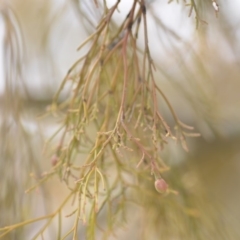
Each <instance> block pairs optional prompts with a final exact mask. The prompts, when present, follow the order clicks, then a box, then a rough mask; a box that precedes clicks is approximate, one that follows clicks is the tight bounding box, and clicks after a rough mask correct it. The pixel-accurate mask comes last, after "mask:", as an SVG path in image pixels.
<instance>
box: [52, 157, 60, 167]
mask: <svg viewBox="0 0 240 240" xmlns="http://www.w3.org/2000/svg"><path fill="white" fill-rule="evenodd" d="M58 160H59V158H58V156H57V155H56V154H54V155H53V156H52V158H51V163H52V166H55V165H56V164H57V163H58Z"/></svg>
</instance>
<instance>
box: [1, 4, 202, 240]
mask: <svg viewBox="0 0 240 240" xmlns="http://www.w3.org/2000/svg"><path fill="white" fill-rule="evenodd" d="M191 2H192V5H191V6H192V7H191V9H195V8H196V6H195V4H194V1H191ZM119 3H120V1H116V3H115V4H114V5H113V6H112V7H111V8H108V7H107V4H106V2H105V1H103V6H102V10H103V14H102V18H101V20H100V21H99V24H98V26H97V27H96V30H95V32H93V33H92V34H91V35H90V36H89V37H88V38H87V39H86V40H85V41H84V42H83V43H82V44H81V45H80V46H79V48H78V50H79V51H81V50H83V49H84V50H85V49H88V51H87V53H86V54H85V55H84V56H82V57H81V58H79V60H78V61H76V62H75V63H74V64H73V66H72V67H71V68H70V69H69V71H68V73H67V75H66V77H65V78H64V80H63V81H62V84H61V86H60V88H59V90H58V92H57V93H56V95H55V97H54V100H53V104H52V106H51V107H50V108H49V112H50V113H53V114H55V115H57V116H58V117H59V118H61V119H62V120H61V127H60V128H59V130H58V131H57V132H56V133H55V134H54V135H53V137H52V138H51V139H50V140H52V139H53V138H56V137H58V139H60V140H59V144H58V146H57V147H56V149H55V152H54V154H53V157H52V165H53V167H52V169H51V170H50V171H49V172H47V173H45V174H44V175H43V176H42V178H41V179H40V180H39V181H38V183H37V185H35V186H34V187H32V188H31V189H29V190H28V191H27V192H29V191H31V190H33V189H35V188H36V187H38V186H39V185H40V184H41V183H43V182H45V181H47V180H48V179H49V178H50V177H52V176H53V175H58V176H59V178H60V179H61V180H62V181H63V182H65V183H66V185H67V186H68V188H69V190H70V193H69V195H68V196H67V197H66V199H65V200H64V201H63V203H62V204H61V205H60V206H59V207H58V209H57V210H56V211H55V212H53V213H52V214H49V215H47V216H44V217H40V218H37V219H33V220H28V221H25V222H22V223H19V224H16V225H12V226H8V227H5V228H3V229H1V234H0V236H5V235H6V234H7V233H9V232H10V231H12V230H14V229H16V228H19V227H22V226H25V225H26V224H30V223H33V222H37V221H40V220H44V219H45V220H47V221H46V223H45V224H44V226H43V227H42V228H41V229H40V230H39V231H38V232H37V234H36V235H35V236H34V238H33V239H37V238H38V237H39V236H43V233H44V232H45V230H46V229H47V228H48V226H49V224H50V223H51V221H52V220H53V219H54V218H55V217H56V216H58V219H59V231H58V236H57V238H56V239H67V237H68V236H70V235H71V236H72V238H73V239H78V234H79V222H80V221H83V223H86V224H87V236H88V238H87V239H94V236H95V233H96V229H100V230H102V228H103V227H102V226H100V225H99V223H98V221H97V218H98V213H99V212H101V210H103V209H104V208H105V209H106V208H108V219H111V220H107V222H108V223H107V230H106V229H105V230H104V232H105V234H106V233H111V232H112V231H113V228H114V227H115V226H116V225H117V220H116V218H114V216H115V215H117V214H119V213H121V212H123V211H124V204H125V202H126V201H127V199H128V194H127V191H128V189H134V188H136V186H138V184H139V182H138V181H139V176H142V177H143V178H144V177H146V176H147V175H148V174H149V175H150V176H151V175H153V176H154V177H152V178H153V179H152V181H153V185H154V182H155V181H159V180H160V182H157V184H156V183H155V187H156V189H157V190H158V191H159V192H160V193H169V192H174V191H173V190H171V189H169V188H168V185H167V184H166V182H165V181H164V180H163V179H162V176H161V175H162V172H165V171H167V170H169V167H168V166H167V164H166V163H165V162H164V161H163V159H162V158H161V157H160V155H161V151H162V149H163V148H164V147H165V145H166V144H167V143H168V141H169V139H173V140H176V141H180V142H181V144H182V146H183V148H184V149H185V150H187V144H186V136H193V137H194V136H198V134H196V133H189V130H192V129H193V128H192V127H190V126H187V125H185V124H184V123H182V122H181V121H180V120H179V119H178V117H177V115H176V113H175V111H174V109H173V108H172V106H171V104H170V102H169V101H168V99H167V96H165V94H164V92H163V91H162V90H161V87H160V86H158V83H157V81H156V79H155V73H154V72H155V66H154V62H153V59H152V57H151V53H150V47H149V45H148V28H147V9H146V5H145V1H144V0H140V1H138V0H134V1H132V6H131V9H130V11H129V14H128V15H127V16H126V18H125V19H124V21H123V22H122V23H121V24H119V25H116V24H115V23H114V22H113V20H112V17H113V15H114V13H115V12H116V11H117V8H118V5H119ZM95 4H96V8H100V3H98V2H97V1H95ZM139 36H143V39H144V47H143V49H140V48H139V46H138V37H139ZM69 85H71V92H70V93H69V96H68V97H67V98H66V99H65V100H64V101H61V100H59V95H60V93H61V92H62V90H63V89H64V88H65V87H66V86H69ZM160 100H163V102H165V104H166V105H167V106H168V108H169V111H170V113H171V115H172V117H173V119H174V123H175V127H174V129H171V128H170V126H169V124H168V123H167V122H166V121H165V119H164V117H163V116H162V114H161V112H160V111H159V106H158V105H159V101H160ZM146 174H147V175H146ZM158 183H159V184H158ZM116 199H117V201H118V206H117V207H115V209H114V210H113V203H114V202H116ZM70 200H72V201H74V202H75V206H76V209H75V210H74V211H73V212H72V213H71V214H69V215H68V216H69V217H70V216H74V218H75V221H74V224H73V226H72V228H71V229H70V230H69V231H68V232H67V233H62V230H61V229H62V226H61V224H62V223H61V222H62V210H63V208H64V206H65V205H66V204H67V203H68V202H69V201H70ZM96 227H97V228H96Z"/></svg>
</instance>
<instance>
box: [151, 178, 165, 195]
mask: <svg viewBox="0 0 240 240" xmlns="http://www.w3.org/2000/svg"><path fill="white" fill-rule="evenodd" d="M154 185H155V189H156V190H157V191H158V192H159V193H166V192H167V190H168V184H167V183H166V182H165V180H164V179H163V178H159V179H157V180H156V181H155V184H154Z"/></svg>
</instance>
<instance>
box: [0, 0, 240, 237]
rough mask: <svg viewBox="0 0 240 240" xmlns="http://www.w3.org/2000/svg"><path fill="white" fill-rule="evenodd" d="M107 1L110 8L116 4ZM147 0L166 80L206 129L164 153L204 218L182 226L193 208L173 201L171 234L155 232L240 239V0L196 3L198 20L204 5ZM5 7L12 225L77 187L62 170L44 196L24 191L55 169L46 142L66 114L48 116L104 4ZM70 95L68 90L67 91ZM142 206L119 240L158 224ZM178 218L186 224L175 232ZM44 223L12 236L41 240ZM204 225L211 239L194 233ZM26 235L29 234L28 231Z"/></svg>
mask: <svg viewBox="0 0 240 240" xmlns="http://www.w3.org/2000/svg"><path fill="white" fill-rule="evenodd" d="M99 2H101V1H99ZM107 2H108V5H109V7H110V6H112V5H113V4H114V3H115V1H114V0H111V1H110V0H109V1H107ZM131 2H132V1H127V0H122V1H121V3H120V5H119V12H118V14H114V16H113V19H114V20H115V21H116V23H117V22H120V21H122V20H123V19H124V18H125V17H126V15H127V14H128V11H129V9H130V5H131ZM146 2H147V14H148V15H147V16H148V30H149V45H150V51H151V54H152V56H153V59H154V62H155V65H156V68H157V71H156V79H157V81H158V84H159V86H160V87H161V89H162V90H163V91H164V93H165V94H166V95H167V97H168V99H169V101H170V102H171V104H172V105H173V107H174V109H175V111H176V112H177V114H178V116H179V118H180V119H181V120H182V121H183V122H184V123H187V124H188V125H191V126H194V127H195V129H196V131H197V132H199V133H201V137H199V138H194V139H192V138H191V139H188V140H187V142H188V145H189V150H190V151H189V152H188V153H186V152H184V150H182V149H181V147H180V146H178V145H176V144H175V143H169V145H168V147H167V148H166V149H164V151H163V157H164V158H165V159H168V160H167V161H168V164H169V165H170V166H172V170H171V171H173V172H175V174H174V176H175V177H173V180H172V181H173V185H174V186H175V189H176V190H178V191H179V192H180V193H181V189H180V187H179V188H178V184H177V183H176V182H181V183H182V185H184V186H185V187H186V188H188V189H190V190H189V191H190V192H191V191H193V192H194V194H195V195H194V196H197V197H193V198H192V199H191V195H190V197H189V199H187V201H189V202H190V203H189V205H190V206H192V207H189V209H188V210H189V211H188V212H187V213H186V214H188V215H189V216H195V217H197V216H198V214H202V215H203V216H204V217H203V218H202V219H203V220H202V222H201V223H200V224H199V225H198V226H196V225H192V224H191V221H189V222H187V223H186V224H183V225H181V224H180V222H181V221H183V222H186V219H185V216H183V215H181V214H177V210H176V211H174V207H173V208H172V209H173V210H171V209H170V210H169V213H168V218H166V219H165V220H162V222H161V225H162V226H167V228H168V229H169V230H168V231H169V232H168V231H167V230H166V232H161V233H158V230H156V231H155V232H156V235H155V234H154V233H153V231H150V232H151V234H150V235H148V237H149V239H159V238H158V237H159V236H160V235H161V234H162V235H161V236H162V237H163V238H161V239H174V240H175V239H176V240H178V239H193V240H195V239H222V240H229V239H230V240H231V239H232V240H237V239H240V229H239V221H240V208H239V202H240V191H239V189H240V162H239V160H240V125H239V120H240V111H239V107H240V93H239V90H240V14H239V9H240V2H239V1H238V0H231V1H223V0H222V1H220V0H219V1H218V4H219V9H220V11H219V13H217V14H216V12H215V10H214V8H213V6H212V1H210V0H209V1H196V2H197V9H198V19H199V21H198V26H197V28H196V21H195V13H194V12H193V13H192V15H191V16H190V17H189V7H188V6H186V3H185V1H179V3H178V2H177V1H170V2H171V3H170V4H169V3H168V2H167V1H160V0H155V1H146ZM0 12H1V17H0V44H1V46H0V111H1V115H0V212H1V214H0V227H4V226H6V225H10V224H13V223H17V222H20V221H23V220H26V219H29V218H32V217H36V216H42V215H44V214H46V213H48V212H49V211H50V212H51V211H52V210H53V209H56V206H58V205H57V204H58V203H60V202H61V200H62V199H63V196H64V194H66V192H67V191H68V190H67V188H65V187H64V186H63V185H61V183H60V182H59V181H58V180H57V179H55V178H53V179H52V180H51V181H49V182H48V183H46V184H45V185H44V187H43V188H39V189H38V190H37V191H36V192H34V194H25V193H24V192H25V190H26V189H27V188H29V187H30V186H31V185H32V184H33V183H34V178H37V177H38V176H40V175H41V174H42V172H43V171H46V170H48V169H49V168H50V167H51V161H50V159H51V153H52V152H53V146H51V144H49V145H47V147H46V142H47V139H48V138H49V137H50V136H51V134H52V133H53V132H54V130H55V129H56V127H57V122H56V120H55V119H54V118H53V117H50V116H48V117H46V118H43V117H42V115H43V114H44V112H45V111H46V110H47V107H48V106H49V105H50V104H51V101H52V98H53V96H54V94H55V93H56V91H57V89H58V87H59V86H60V83H61V81H62V79H63V78H64V76H65V74H66V73H67V71H68V69H69V68H70V67H71V66H72V64H73V63H74V62H75V61H76V60H77V59H78V58H80V57H81V56H82V55H83V54H84V51H81V52H78V51H77V48H78V46H79V45H80V43H81V42H82V41H83V40H84V39H85V38H86V37H87V36H89V35H90V34H91V33H92V32H93V31H94V28H95V27H96V25H97V23H98V20H99V19H100V18H101V9H100V8H96V7H95V5H94V1H91V0H88V1H87V0H86V1H80V0H71V1H65V0H48V1H40V0H8V1H1V2H0ZM142 46H143V36H139V47H140V48H141V47H142ZM68 93H69V89H64V91H63V93H62V95H61V97H62V98H63V99H64V97H65V96H67V94H68ZM159 103H160V104H159V105H160V108H161V112H163V115H164V117H165V118H166V119H167V120H168V121H169V122H170V123H171V121H172V119H171V116H170V113H169V110H168V108H167V106H165V103H164V102H163V100H161V99H159ZM46 148H47V150H46ZM180 185H181V184H180ZM56 186H61V188H59V187H56ZM146 204H150V205H151V206H152V207H150V208H149V212H148V214H149V216H148V217H149V218H150V219H158V218H160V216H161V214H162V215H164V214H165V213H164V212H163V210H161V211H160V210H158V208H157V203H156V200H155V199H152V202H150V203H149V202H148V203H146ZM150 205H146V206H150ZM134 211H136V209H135V208H131V211H129V215H130V216H129V219H130V220H129V224H128V225H126V227H125V229H120V230H118V232H117V237H116V238H117V239H129V238H130V237H131V238H132V239H141V237H143V236H142V235H141V232H139V231H138V230H139V226H142V228H144V227H146V228H148V229H151V227H153V226H148V225H151V224H150V223H151V221H149V224H146V223H145V222H144V221H147V220H146V218H145V217H146V215H143V216H144V217H143V216H142V217H139V216H138V214H136V217H133V214H131V213H132V212H134ZM165 211H167V210H166V209H165ZM67 213H68V210H66V214H67ZM174 214H176V215H174ZM164 216H166V214H165V215H164ZM169 219H170V220H171V221H170V220H169ZM169 221H170V222H169ZM156 222H157V221H156ZM66 225H69V226H71V223H69V222H67V221H66ZM152 225H154V224H153V222H152ZM176 225H181V226H182V227H183V229H182V230H181V231H180V230H179V233H178V235H177V233H176V234H175V235H174V234H173V235H171V234H170V232H171V231H174V229H175V228H176ZM37 227H38V224H33V225H31V226H28V227H27V228H26V229H25V231H24V233H23V230H21V229H20V230H19V231H16V232H14V233H11V234H9V235H8V236H7V237H6V239H31V236H33V235H34V232H35V230H36V228H37ZM154 227H156V229H158V228H159V225H157V226H154ZM180 228H181V227H179V229H180ZM194 228H199V229H200V230H199V231H200V232H202V234H203V236H204V237H205V238H201V236H202V235H201V234H199V236H198V235H194V231H193V233H192V229H194ZM55 231H56V229H55V227H54V226H53V227H52V229H50V230H49V231H48V232H47V234H46V235H45V238H44V239H54V238H52V236H54V232H55ZM147 231H148V230H147V229H146V232H147ZM159 231H160V230H159ZM21 234H26V235H24V236H25V238H21V237H20V238H19V236H21ZM144 234H145V233H144ZM144 234H143V235H144ZM158 234H160V235H158ZM164 236H165V238H164ZM39 239H40V238H39Z"/></svg>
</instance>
